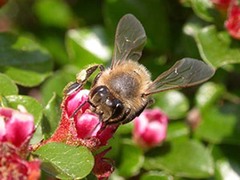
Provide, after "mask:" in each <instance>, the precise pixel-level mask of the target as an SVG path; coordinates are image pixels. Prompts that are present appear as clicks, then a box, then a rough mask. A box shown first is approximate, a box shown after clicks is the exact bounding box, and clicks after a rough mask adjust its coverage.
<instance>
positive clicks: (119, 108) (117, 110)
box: [112, 99, 124, 118]
mask: <svg viewBox="0 0 240 180" xmlns="http://www.w3.org/2000/svg"><path fill="white" fill-rule="evenodd" d="M113 104H114V107H113V114H112V118H116V117H118V116H119V115H120V114H122V112H123V109H124V107H123V104H122V102H121V101H119V100H118V99H114V101H113Z"/></svg>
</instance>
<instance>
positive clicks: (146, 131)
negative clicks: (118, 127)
mask: <svg viewBox="0 0 240 180" xmlns="http://www.w3.org/2000/svg"><path fill="white" fill-rule="evenodd" d="M167 125H168V118H167V116H166V115H165V114H164V113H163V112H162V111H161V110H160V109H152V110H151V109H147V110H144V111H143V113H142V114H141V115H140V116H139V117H137V118H135V120H134V129H133V139H134V141H135V143H136V144H138V145H139V146H141V147H142V148H151V147H154V146H157V145H159V144H160V143H161V142H162V141H163V140H164V139H165V138H166V133H167Z"/></svg>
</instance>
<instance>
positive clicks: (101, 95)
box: [91, 86, 110, 102]
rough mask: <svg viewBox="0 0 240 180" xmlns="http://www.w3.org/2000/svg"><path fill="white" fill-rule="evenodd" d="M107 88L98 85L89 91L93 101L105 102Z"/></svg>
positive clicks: (107, 92) (107, 94) (107, 93)
mask: <svg viewBox="0 0 240 180" xmlns="http://www.w3.org/2000/svg"><path fill="white" fill-rule="evenodd" d="M109 93H110V92H109V90H108V89H107V87H106V86H98V87H96V88H95V89H94V90H93V92H92V93H91V96H92V99H93V100H94V102H105V101H106V99H107V97H108V96H109Z"/></svg>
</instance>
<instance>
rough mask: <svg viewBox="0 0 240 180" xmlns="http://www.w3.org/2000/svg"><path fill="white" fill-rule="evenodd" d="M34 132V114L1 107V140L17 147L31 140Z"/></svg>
mask: <svg viewBox="0 0 240 180" xmlns="http://www.w3.org/2000/svg"><path fill="white" fill-rule="evenodd" d="M33 132H34V122H33V116H32V115H31V114H28V113H23V112H19V111H16V110H13V109H10V108H0V141H1V142H10V143H12V144H13V145H15V146H16V147H20V146H22V145H23V144H24V143H27V141H28V140H30V137H31V136H32V134H33Z"/></svg>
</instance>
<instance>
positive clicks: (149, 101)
mask: <svg viewBox="0 0 240 180" xmlns="http://www.w3.org/2000/svg"><path fill="white" fill-rule="evenodd" d="M151 102H152V99H150V100H148V101H147V102H146V103H145V104H144V106H143V107H142V108H141V109H139V110H138V111H137V112H135V113H134V114H131V115H129V116H127V117H126V119H125V120H124V121H123V122H122V124H126V123H128V122H130V121H132V120H133V119H134V118H135V117H138V116H139V115H140V114H141V113H142V112H143V111H144V109H145V108H146V107H147V106H148V105H149V103H151Z"/></svg>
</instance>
